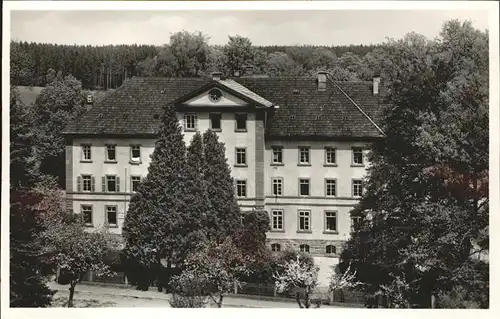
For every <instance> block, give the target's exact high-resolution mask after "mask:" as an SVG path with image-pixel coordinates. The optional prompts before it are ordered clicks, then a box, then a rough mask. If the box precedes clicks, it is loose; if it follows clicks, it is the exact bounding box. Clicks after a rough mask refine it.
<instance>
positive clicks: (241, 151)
mask: <svg viewBox="0 0 500 319" xmlns="http://www.w3.org/2000/svg"><path fill="white" fill-rule="evenodd" d="M236 165H241V166H244V165H247V150H246V148H240V147H237V148H236Z"/></svg>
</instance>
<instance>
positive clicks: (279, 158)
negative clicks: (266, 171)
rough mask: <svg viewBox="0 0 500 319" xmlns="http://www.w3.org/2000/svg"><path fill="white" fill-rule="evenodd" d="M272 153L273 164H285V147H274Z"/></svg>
mask: <svg viewBox="0 0 500 319" xmlns="http://www.w3.org/2000/svg"><path fill="white" fill-rule="evenodd" d="M272 152H273V155H272V157H273V159H272V164H283V147H281V146H273V147H272Z"/></svg>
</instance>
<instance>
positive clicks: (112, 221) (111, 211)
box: [106, 206, 118, 227]
mask: <svg viewBox="0 0 500 319" xmlns="http://www.w3.org/2000/svg"><path fill="white" fill-rule="evenodd" d="M117 219H118V216H117V208H116V206H106V223H107V224H108V225H109V226H111V227H116V226H117V225H118V223H117Z"/></svg>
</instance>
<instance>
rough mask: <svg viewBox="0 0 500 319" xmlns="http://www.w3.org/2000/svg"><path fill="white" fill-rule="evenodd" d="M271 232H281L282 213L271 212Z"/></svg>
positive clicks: (277, 211) (278, 211) (279, 211)
mask: <svg viewBox="0 0 500 319" xmlns="http://www.w3.org/2000/svg"><path fill="white" fill-rule="evenodd" d="M271 216H272V217H271V230H283V211H282V210H273V211H271Z"/></svg>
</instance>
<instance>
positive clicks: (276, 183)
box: [272, 177, 283, 196]
mask: <svg viewBox="0 0 500 319" xmlns="http://www.w3.org/2000/svg"><path fill="white" fill-rule="evenodd" d="M272 184H273V185H272V191H273V196H281V195H283V178H281V177H273V183H272Z"/></svg>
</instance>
